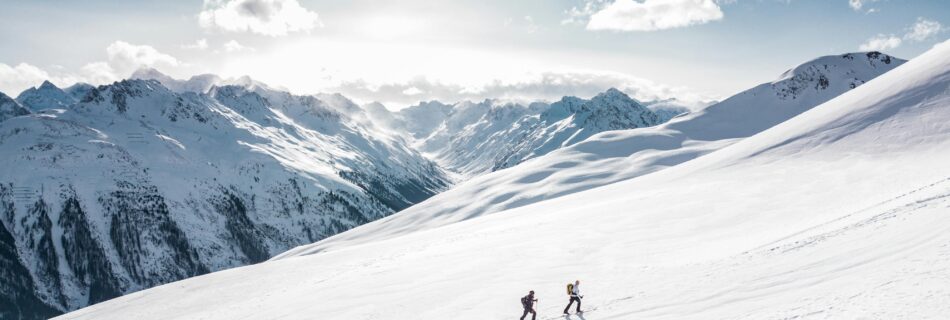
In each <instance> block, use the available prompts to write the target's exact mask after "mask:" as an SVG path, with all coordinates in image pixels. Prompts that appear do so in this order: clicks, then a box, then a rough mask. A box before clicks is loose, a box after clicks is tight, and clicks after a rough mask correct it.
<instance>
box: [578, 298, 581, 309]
mask: <svg viewBox="0 0 950 320" xmlns="http://www.w3.org/2000/svg"><path fill="white" fill-rule="evenodd" d="M577 312H581V298H580V297H577Z"/></svg>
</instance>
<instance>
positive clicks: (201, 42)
mask: <svg viewBox="0 0 950 320" xmlns="http://www.w3.org/2000/svg"><path fill="white" fill-rule="evenodd" d="M181 47H182V49H196V50H205V49H208V39H198V41H195V43H193V44H183V45H181Z"/></svg>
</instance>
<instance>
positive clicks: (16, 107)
mask: <svg viewBox="0 0 950 320" xmlns="http://www.w3.org/2000/svg"><path fill="white" fill-rule="evenodd" d="M27 114H30V110H29V109H27V108H24V107H23V106H21V105H20V104H19V103H17V102H16V100H13V98H10V97H9V96H7V95H5V94H3V93H2V92H0V122H2V121H4V120H7V119H10V118H13V117H18V116H22V115H27Z"/></svg>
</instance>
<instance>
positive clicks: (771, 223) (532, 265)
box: [61, 43, 950, 320]
mask: <svg viewBox="0 0 950 320" xmlns="http://www.w3.org/2000/svg"><path fill="white" fill-rule="evenodd" d="M948 89H950V43H944V44H941V45H939V46H937V47H936V48H934V49H932V50H931V51H929V52H927V53H925V54H923V55H921V56H919V57H917V58H915V59H914V60H912V61H910V62H907V63H905V64H903V65H901V66H899V67H897V68H895V69H894V70H892V71H890V72H888V73H886V74H884V75H882V76H880V77H877V78H875V79H874V80H871V81H868V82H867V83H866V84H864V85H862V86H859V87H857V88H855V89H854V90H851V91H849V92H847V93H844V94H842V95H840V96H838V97H836V98H834V99H832V100H830V101H827V102H825V103H823V104H821V105H819V106H817V107H814V108H812V109H810V110H808V111H805V112H803V113H802V114H800V115H798V116H796V117H794V118H792V119H790V120H788V121H785V122H782V123H781V124H778V125H776V126H774V127H772V128H770V129H767V130H765V131H763V132H760V133H758V134H756V135H754V136H752V137H749V138H746V139H743V140H741V141H739V142H736V143H734V144H732V145H730V146H728V147H725V148H722V149H720V150H718V151H716V152H713V153H711V154H708V155H706V156H703V157H700V158H697V159H696V160H694V161H689V162H687V163H683V164H681V165H678V166H675V167H673V168H670V169H666V170H662V171H658V172H655V173H653V174H649V175H645V176H641V177H638V178H634V179H628V180H624V181H622V182H618V183H614V184H611V185H608V186H604V187H601V188H596V189H592V190H587V191H584V192H578V193H574V194H571V195H569V196H564V197H559V198H556V199H552V200H548V201H542V202H538V203H535V204H532V205H528V206H523V207H519V208H516V209H512V210H508V211H506V212H504V213H503V214H495V215H489V216H483V217H481V218H478V219H471V220H467V221H464V222H460V223H455V224H451V225H446V226H443V227H441V228H433V229H427V230H422V231H418V232H414V233H411V234H408V235H406V236H403V237H396V238H390V239H387V240H382V241H377V242H370V243H364V244H361V245H352V246H339V247H337V248H335V249H334V250H328V251H324V252H320V253H317V254H313V253H315V252H297V253H296V254H290V255H288V256H287V257H286V258H285V259H281V260H278V261H268V262H265V263H261V264H257V265H252V266H248V267H243V268H237V269H233V270H228V271H226V272H217V273H212V274H208V275H204V276H200V277H195V278H191V279H188V280H185V281H181V282H177V283H173V284H168V285H164V286H159V287H156V288H152V289H149V290H145V291H140V292H136V293H134V294H131V295H127V296H123V297H120V298H117V299H113V300H110V301H108V302H105V303H101V304H97V305H95V306H91V307H88V308H85V309H82V310H79V311H76V312H73V313H70V314H67V315H65V316H63V317H61V319H131V318H136V319H198V318H200V319H234V318H281V319H308V318H312V317H313V316H314V315H319V316H320V317H323V318H327V319H357V320H358V319H444V318H445V317H446V316H449V317H452V318H453V319H500V318H511V317H514V316H516V315H518V314H520V313H521V310H520V309H521V306H520V303H518V299H519V297H521V296H523V295H525V294H526V293H527V291H528V290H534V291H535V292H536V293H537V295H536V297H538V298H539V299H540V302H539V305H538V311H539V313H540V317H539V318H542V319H551V318H560V317H561V315H560V313H561V311H562V308H563V306H564V304H566V303H567V298H566V297H565V295H564V284H565V283H567V282H568V281H572V280H575V279H580V281H581V284H582V292H583V293H584V296H585V298H584V308H585V309H586V310H588V312H587V313H585V314H584V315H583V317H581V316H575V315H571V316H568V317H567V318H570V319H632V318H635V319H795V318H806V317H814V316H820V317H824V318H832V319H853V318H862V317H871V318H881V319H939V318H941V317H943V316H944V315H946V314H948V313H950V303H948V302H950V300H948V299H950V298H948V297H950V278H948V277H947V276H946V273H947V270H950V215H947V214H946V211H947V207H948V206H950V201H948V199H950V167H948V166H947V165H946V163H948V162H950V140H948V139H946V137H947V136H948V135H950V90H948ZM456 200H457V201H459V202H468V201H477V199H467V198H457V199H456ZM369 231H371V230H370V229H364V228H357V229H354V230H350V231H348V232H347V234H350V233H352V234H354V235H358V234H361V233H362V234H365V233H366V232H369ZM300 253H305V254H303V255H300ZM315 302H319V303H315Z"/></svg>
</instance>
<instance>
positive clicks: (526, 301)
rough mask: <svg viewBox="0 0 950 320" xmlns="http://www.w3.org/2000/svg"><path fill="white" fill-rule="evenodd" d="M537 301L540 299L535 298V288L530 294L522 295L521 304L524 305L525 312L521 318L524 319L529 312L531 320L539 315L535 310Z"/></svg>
mask: <svg viewBox="0 0 950 320" xmlns="http://www.w3.org/2000/svg"><path fill="white" fill-rule="evenodd" d="M535 302H538V299H535V298H534V290H531V291H529V292H528V295H526V296H524V297H521V306H522V307H524V314H522V315H521V320H524V317H526V316H528V313H530V314H531V320H534V319H535V318H537V317H538V313H537V312H534V303H535Z"/></svg>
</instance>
